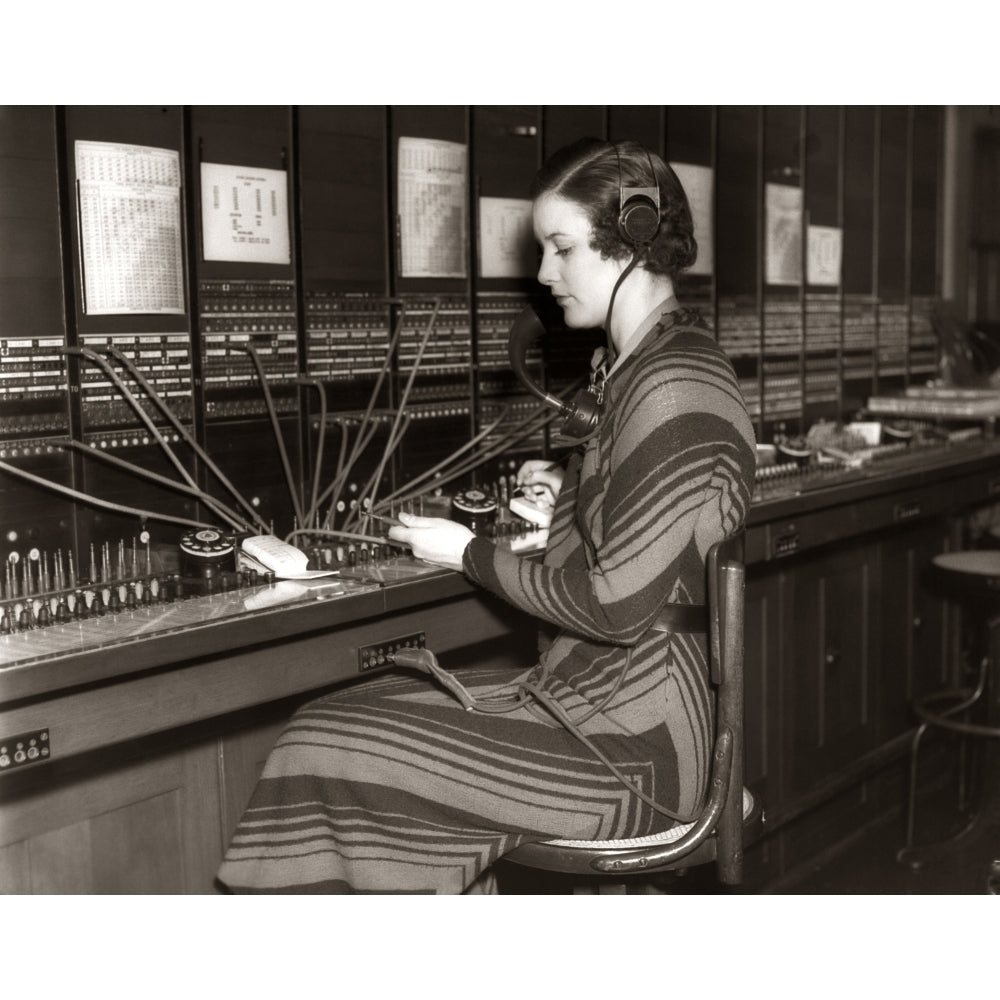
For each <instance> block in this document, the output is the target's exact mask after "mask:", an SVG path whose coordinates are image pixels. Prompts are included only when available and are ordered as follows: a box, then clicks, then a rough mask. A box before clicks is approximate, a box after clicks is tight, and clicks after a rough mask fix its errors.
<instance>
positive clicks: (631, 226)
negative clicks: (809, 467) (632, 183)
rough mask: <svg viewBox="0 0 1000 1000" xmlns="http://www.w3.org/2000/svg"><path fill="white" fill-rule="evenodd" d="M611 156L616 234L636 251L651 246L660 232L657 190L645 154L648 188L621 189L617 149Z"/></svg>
mask: <svg viewBox="0 0 1000 1000" xmlns="http://www.w3.org/2000/svg"><path fill="white" fill-rule="evenodd" d="M615 156H616V157H617V158H618V196H619V209H618V232H619V234H620V235H621V238H622V239H623V240H624V241H625V242H626V243H630V244H631V245H632V246H633V247H635V248H636V249H638V248H639V247H641V246H645V245H646V244H648V243H652V242H653V240H654V239H656V234H657V233H658V232H659V231H660V186H659V184H658V183H657V181H656V173H655V171H654V170H653V160H652V158H651V157H650V155H649V152H648V151H647V152H646V159H647V161H648V162H649V176H650V179H651V180H652V182H653V186H652V187H625V181H624V178H623V177H622V161H621V156H620V155H619V153H618V147H617V146H615Z"/></svg>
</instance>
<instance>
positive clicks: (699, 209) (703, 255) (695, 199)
mask: <svg viewBox="0 0 1000 1000" xmlns="http://www.w3.org/2000/svg"><path fill="white" fill-rule="evenodd" d="M670 166H671V167H672V168H673V171H674V173H675V174H677V179H678V180H679V181H680V182H681V187H683V188H684V193H685V194H686V195H687V199H688V205H689V206H690V208H691V220H692V221H693V222H694V238H695V242H697V244H698V259H697V260H696V261H695V262H694V264H693V265H692V266H691V267H690V268H688V270H687V271H685V272H684V273H685V274H704V275H711V274H712V272H713V271H714V270H715V245H714V243H713V239H712V234H713V232H714V227H713V224H712V185H713V182H714V173H713V171H712V168H711V167H700V166H698V165H696V164H693V163H671V164H670Z"/></svg>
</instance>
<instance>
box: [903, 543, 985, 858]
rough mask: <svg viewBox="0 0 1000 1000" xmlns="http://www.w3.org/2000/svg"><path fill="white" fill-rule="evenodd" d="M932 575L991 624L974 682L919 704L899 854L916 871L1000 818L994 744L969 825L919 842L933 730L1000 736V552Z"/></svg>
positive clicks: (935, 567)
mask: <svg viewBox="0 0 1000 1000" xmlns="http://www.w3.org/2000/svg"><path fill="white" fill-rule="evenodd" d="M929 571H930V583H931V585H932V586H934V587H935V589H938V590H940V592H941V593H942V594H944V595H945V597H946V599H947V600H950V601H954V602H956V603H959V604H961V605H962V606H963V607H964V608H966V609H968V610H969V611H971V612H973V613H974V614H976V615H977V616H978V617H979V618H980V619H982V620H985V622H986V640H987V647H986V654H985V655H984V656H983V657H982V658H981V659H980V661H979V664H978V667H977V671H976V677H975V681H974V683H972V684H967V685H963V684H961V683H956V684H955V685H954V686H952V687H949V688H946V689H944V690H941V691H935V692H933V693H932V694H928V695H924V696H923V697H920V698H917V699H915V701H914V703H913V710H914V712H915V713H916V715H917V717H918V718H919V719H920V725H919V726H918V727H917V729H916V732H915V733H914V736H913V741H912V744H911V747H910V787H909V802H908V807H907V823H906V844H905V846H904V847H902V848H901V849H900V850H899V852H898V854H897V860H898V861H899V862H900V863H902V864H907V865H909V866H910V867H911V868H920V867H922V865H923V864H925V863H926V862H928V861H931V860H933V858H935V857H938V856H941V855H943V854H946V853H949V852H951V851H953V850H955V849H956V848H957V847H958V846H959V845H960V844H961V843H962V842H964V841H968V840H970V839H972V838H973V837H975V836H978V834H979V833H980V832H981V831H982V829H983V828H984V827H985V826H987V825H990V824H992V823H994V822H996V821H997V819H998V818H1000V769H998V767H997V759H996V752H995V749H996V748H995V747H993V746H991V745H989V744H988V745H987V747H986V760H985V761H984V768H983V784H982V792H983V793H984V794H983V796H982V801H981V802H980V804H979V808H978V810H976V811H975V813H974V815H973V817H972V818H971V820H970V821H969V823H968V824H967V825H966V827H965V828H964V829H963V830H961V831H960V832H959V833H958V834H956V835H955V836H953V837H949V838H947V839H945V840H942V841H937V842H934V843H930V844H914V843H913V835H914V814H915V808H916V804H915V803H916V786H917V754H918V751H919V749H920V741H921V740H922V738H923V736H924V734H925V733H926V732H927V730H928V729H929V728H932V727H933V728H938V729H943V730H947V731H950V732H954V733H959V734H960V735H962V736H963V737H973V738H987V739H990V738H996V737H1000V550H998V549H976V550H970V551H963V552H946V553H943V554H941V555H938V556H935V557H934V558H933V559H932V560H931V564H930V567H929ZM974 710H976V711H979V712H981V713H982V714H984V715H985V721H972V719H971V716H972V713H973V711H974ZM963 797H964V796H963Z"/></svg>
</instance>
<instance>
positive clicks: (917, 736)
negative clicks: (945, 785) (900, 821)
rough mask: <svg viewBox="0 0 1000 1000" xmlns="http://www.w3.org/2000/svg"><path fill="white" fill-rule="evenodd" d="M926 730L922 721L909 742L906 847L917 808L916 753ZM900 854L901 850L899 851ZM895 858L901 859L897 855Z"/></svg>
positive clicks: (911, 843) (908, 844) (910, 836)
mask: <svg viewBox="0 0 1000 1000" xmlns="http://www.w3.org/2000/svg"><path fill="white" fill-rule="evenodd" d="M925 732H927V723H926V722H922V723H921V724H920V725H919V726H917V731H916V732H915V733H914V734H913V742H912V743H911V744H910V789H909V795H908V796H907V799H906V847H912V846H913V828H914V817H915V814H916V809H917V754H918V753H919V751H920V740H921V739H922V738H923V735H924V733H925ZM900 854H902V852H900ZM897 860H902V859H901V858H900V857H899V856H898V855H897Z"/></svg>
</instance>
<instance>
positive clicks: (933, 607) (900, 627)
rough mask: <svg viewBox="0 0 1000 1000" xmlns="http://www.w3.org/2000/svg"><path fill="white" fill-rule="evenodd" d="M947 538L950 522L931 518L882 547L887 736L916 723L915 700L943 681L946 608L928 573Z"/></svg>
mask: <svg viewBox="0 0 1000 1000" xmlns="http://www.w3.org/2000/svg"><path fill="white" fill-rule="evenodd" d="M947 541H948V538H947V528H946V525H945V524H944V523H943V522H939V521H931V522H925V523H923V524H919V525H914V526H912V527H910V528H908V529H906V530H905V531H901V532H899V533H898V534H894V535H892V536H891V537H890V538H888V539H886V541H884V542H883V543H882V544H881V545H880V547H879V551H880V556H881V558H880V574H879V575H880V595H879V600H880V605H881V615H882V622H883V624H882V636H881V638H882V652H881V654H880V656H879V690H878V698H879V705H878V718H879V727H880V732H881V737H882V739H883V740H891V739H892V738H893V737H894V736H898V735H900V734H901V733H904V732H905V731H906V730H907V729H910V728H911V727H913V726H914V725H915V724H916V722H917V719H916V717H915V716H914V714H913V711H912V709H911V708H910V705H911V703H912V701H913V699H914V698H915V697H918V696H919V695H921V694H926V693H928V692H930V691H932V690H935V689H937V688H940V687H941V686H942V685H943V683H944V679H945V676H946V673H947V665H948V662H949V661H948V649H947V635H948V630H947V628H946V621H947V609H946V606H945V604H944V602H943V601H942V600H941V599H940V597H938V596H936V595H935V594H934V593H933V592H931V591H930V590H929V589H928V587H927V583H926V572H927V567H928V565H929V563H930V561H931V559H932V558H933V557H934V556H936V555H938V554H939V553H940V552H944V551H945V550H946V549H947V547H948V545H947Z"/></svg>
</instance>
